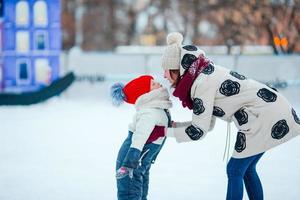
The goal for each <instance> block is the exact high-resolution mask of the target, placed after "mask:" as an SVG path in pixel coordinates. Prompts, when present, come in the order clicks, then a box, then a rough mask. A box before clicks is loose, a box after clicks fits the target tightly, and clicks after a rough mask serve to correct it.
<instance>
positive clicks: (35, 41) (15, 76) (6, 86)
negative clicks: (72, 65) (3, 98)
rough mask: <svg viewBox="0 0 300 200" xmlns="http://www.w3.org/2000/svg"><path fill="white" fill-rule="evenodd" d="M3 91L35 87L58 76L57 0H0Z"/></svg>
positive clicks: (58, 29) (59, 43)
mask: <svg viewBox="0 0 300 200" xmlns="http://www.w3.org/2000/svg"><path fill="white" fill-rule="evenodd" d="M0 4H1V9H0V14H2V19H1V23H0V26H1V27H0V30H1V31H0V36H1V37H2V45H0V48H1V63H0V64H1V65H2V68H1V69H2V70H0V71H1V73H0V76H2V78H0V81H1V82H2V84H1V85H2V91H3V92H13V93H23V92H29V91H37V90H39V89H41V88H43V87H45V86H47V85H49V84H51V83H52V82H53V81H54V80H56V79H58V78H59V61H60V51H61V27H60V0H0Z"/></svg>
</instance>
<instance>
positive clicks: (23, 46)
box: [16, 31, 30, 53]
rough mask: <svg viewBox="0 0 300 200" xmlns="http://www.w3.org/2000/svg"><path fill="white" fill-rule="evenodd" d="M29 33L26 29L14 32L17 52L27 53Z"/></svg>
mask: <svg viewBox="0 0 300 200" xmlns="http://www.w3.org/2000/svg"><path fill="white" fill-rule="evenodd" d="M29 47H30V44H29V33H28V32H27V31H18V32H17V33H16V49H17V52H18V53H27V52H28V51H29Z"/></svg>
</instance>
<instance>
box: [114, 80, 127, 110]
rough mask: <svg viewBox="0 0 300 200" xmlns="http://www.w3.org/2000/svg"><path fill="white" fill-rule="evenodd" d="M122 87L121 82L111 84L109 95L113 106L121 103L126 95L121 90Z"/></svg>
mask: <svg viewBox="0 0 300 200" xmlns="http://www.w3.org/2000/svg"><path fill="white" fill-rule="evenodd" d="M123 88H124V84H123V83H115V84H114V85H113V86H111V88H110V96H111V98H112V103H113V105H114V106H120V105H121V104H122V103H124V101H125V99H126V96H125V94H124V92H123Z"/></svg>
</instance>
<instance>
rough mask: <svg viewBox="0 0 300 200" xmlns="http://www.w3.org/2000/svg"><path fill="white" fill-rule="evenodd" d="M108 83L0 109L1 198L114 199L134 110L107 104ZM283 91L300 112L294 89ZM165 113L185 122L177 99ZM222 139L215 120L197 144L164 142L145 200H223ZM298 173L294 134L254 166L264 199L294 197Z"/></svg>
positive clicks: (299, 193) (299, 142) (222, 127)
mask: <svg viewBox="0 0 300 200" xmlns="http://www.w3.org/2000/svg"><path fill="white" fill-rule="evenodd" d="M109 85H110V83H104V84H102V85H101V84H98V85H94V86H89V87H88V89H83V88H87V87H85V86H82V88H80V87H77V86H76V87H75V86H73V88H70V90H69V91H68V93H67V94H64V95H63V96H62V97H60V98H54V99H51V100H50V101H47V102H45V103H43V104H39V105H34V106H29V107H22V106H16V107H0V121H1V132H0V160H1V164H0V200H115V199H116V184H115V177H114V176H115V169H114V168H115V159H116V156H117V153H118V149H119V147H120V145H121V144H122V142H123V140H124V139H125V137H126V136H127V125H128V123H129V122H130V121H131V117H132V115H133V113H134V109H133V107H132V106H129V105H123V106H121V107H119V108H115V107H113V106H112V105H111V103H110V101H109V100H108V95H107V93H108V88H109V87H108V86H109ZM91 91H92V92H91ZM282 92H283V93H285V94H286V96H287V97H288V99H290V100H291V102H292V103H293V105H295V109H296V110H297V112H298V113H300V103H299V99H300V94H299V87H298V88H291V89H289V90H285V91H282ZM91 94H93V95H92V97H91ZM171 113H172V116H173V119H174V120H177V121H185V120H189V119H190V117H191V113H190V112H189V111H186V110H183V109H181V108H180V104H179V103H178V102H177V101H175V102H174V108H172V110H171ZM233 126H234V125H233V124H232V125H231V127H232V131H231V132H232V133H231V149H232V148H233V146H234V140H235V137H236V134H235V129H234V128H233ZM225 138H226V123H224V122H223V121H220V120H218V121H217V124H216V127H215V129H214V130H213V131H212V132H210V133H209V134H208V135H207V137H206V138H205V139H204V140H202V141H198V142H193V143H185V144H177V143H176V142H175V140H174V139H172V138H170V139H168V140H167V142H166V144H165V146H164V148H163V149H162V151H161V153H160V155H159V157H158V159H157V162H156V163H155V164H154V165H153V166H152V170H151V173H150V175H151V176H150V191H149V200H199V199H205V200H223V199H225V196H226V186H227V185H226V184H227V177H226V162H223V161H222V157H223V151H224V146H225ZM299 169H300V137H297V138H295V139H293V140H292V141H290V142H288V143H285V144H284V145H281V146H279V147H277V148H275V149H273V150H271V151H269V152H267V153H266V154H265V155H264V156H263V157H262V159H261V161H260V162H259V164H258V172H259V174H260V176H261V180H262V183H263V185H264V193H265V199H266V200H283V199H284V200H297V199H300V170H299ZM244 194H246V192H245V193H244ZM244 199H247V197H246V195H245V198H244Z"/></svg>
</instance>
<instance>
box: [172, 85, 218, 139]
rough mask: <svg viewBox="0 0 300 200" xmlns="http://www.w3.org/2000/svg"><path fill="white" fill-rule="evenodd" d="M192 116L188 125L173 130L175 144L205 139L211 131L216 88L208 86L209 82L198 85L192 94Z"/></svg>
mask: <svg viewBox="0 0 300 200" xmlns="http://www.w3.org/2000/svg"><path fill="white" fill-rule="evenodd" d="M193 94H194V95H193V97H192V99H193V115H192V121H191V123H190V124H185V125H186V126H180V127H176V128H174V137H175V138H176V140H177V142H188V141H194V140H199V139H202V138H204V137H205V135H206V133H207V132H208V131H210V130H212V129H213V127H214V124H215V117H213V116H212V113H213V107H214V101H215V95H216V87H215V85H214V83H213V84H211V85H210V81H209V80H205V81H202V82H201V83H198V86H197V87H196V89H195V91H194V92H193Z"/></svg>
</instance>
